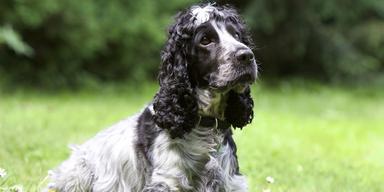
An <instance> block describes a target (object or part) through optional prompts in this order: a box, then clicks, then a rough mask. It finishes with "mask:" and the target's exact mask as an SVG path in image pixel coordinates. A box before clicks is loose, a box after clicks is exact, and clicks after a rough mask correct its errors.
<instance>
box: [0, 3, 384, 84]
mask: <svg viewBox="0 0 384 192" xmlns="http://www.w3.org/2000/svg"><path fill="white" fill-rule="evenodd" d="M194 2H197V1H196V0H157V1H152V0H142V1H133V0H110V1H102V0H82V1H78V0H65V1H58V0H1V1H0V76H1V79H2V80H6V81H7V82H8V83H10V84H11V85H16V84H23V85H34V86H41V85H42V86H50V87H62V86H69V87H73V86H78V85H79V84H84V83H94V82H104V81H122V80H131V81H141V80H143V79H155V78H156V72H157V69H158V65H159V51H160V49H161V47H162V46H163V44H164V41H165V36H166V32H165V31H166V28H167V26H168V25H169V24H170V23H171V21H172V15H175V14H176V12H177V11H178V10H180V9H182V8H185V7H187V6H189V5H191V4H192V3H194ZM218 3H230V4H234V5H235V6H236V7H238V8H239V10H240V12H241V13H242V15H243V16H244V18H245V19H246V21H247V24H248V25H249V26H250V29H251V32H252V34H253V36H254V40H255V43H256V45H257V47H258V48H257V49H256V50H255V52H256V54H257V58H258V60H259V63H260V66H261V71H262V72H261V73H262V74H263V76H272V77H284V76H303V77H311V78H317V79H322V80H331V81H339V80H343V81H344V80H350V81H351V80H356V79H358V80H364V81H366V80H372V79H373V78H375V77H378V76H379V75H380V73H381V72H383V71H384V1H382V0H336V1H335V0H307V1H304V0H238V1H218Z"/></svg>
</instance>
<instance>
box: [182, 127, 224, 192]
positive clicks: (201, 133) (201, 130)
mask: <svg viewBox="0 0 384 192" xmlns="http://www.w3.org/2000/svg"><path fill="white" fill-rule="evenodd" d="M223 138H224V137H223V134H222V133H221V132H220V131H219V130H217V129H216V128H215V127H202V126H200V127H198V128H195V129H194V130H193V131H192V132H191V133H190V134H188V135H186V137H185V138H184V142H183V143H182V144H179V145H181V146H179V147H180V148H179V150H180V151H179V152H180V154H181V155H182V158H181V161H182V163H181V165H182V169H184V170H185V173H186V174H187V175H186V177H187V180H188V181H189V186H192V187H193V190H190V191H201V192H203V191H204V192H207V191H225V190H223V189H224V180H223V177H224V176H225V175H226V174H225V173H224V172H223V170H224V169H223V167H222V166H223V165H221V162H222V158H223V157H224V156H223V154H224V153H225V150H226V147H223ZM225 158H226V157H225ZM228 158H229V157H228ZM185 189H188V187H186V188H185ZM185 191H188V190H185Z"/></svg>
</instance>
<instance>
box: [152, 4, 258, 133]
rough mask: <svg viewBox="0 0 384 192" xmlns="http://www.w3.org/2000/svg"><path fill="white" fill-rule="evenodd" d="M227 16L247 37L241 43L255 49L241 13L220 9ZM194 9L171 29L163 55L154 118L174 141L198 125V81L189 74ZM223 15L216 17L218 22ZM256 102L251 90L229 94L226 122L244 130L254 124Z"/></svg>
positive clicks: (180, 16)
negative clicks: (254, 105)
mask: <svg viewBox="0 0 384 192" xmlns="http://www.w3.org/2000/svg"><path fill="white" fill-rule="evenodd" d="M217 8H218V10H220V11H222V12H224V13H225V15H226V18H227V19H230V20H234V21H235V22H236V23H238V25H239V29H240V31H241V32H242V33H244V34H246V35H244V36H243V37H242V39H241V41H242V42H243V43H244V44H245V45H247V46H248V47H252V46H253V43H252V41H251V37H250V36H249V35H248V32H247V31H246V29H245V24H244V22H243V20H242V19H241V18H240V16H239V14H238V13H237V11H236V10H235V9H233V8H231V7H229V6H217ZM189 11H190V10H185V11H182V12H180V13H179V14H178V15H177V16H176V22H175V24H173V25H172V26H170V28H169V35H168V41H167V43H166V45H165V47H164V49H163V51H162V53H161V59H162V64H161V67H160V73H159V77H158V78H159V83H160V90H159V91H158V93H157V94H156V95H155V98H154V102H153V107H154V111H155V114H154V116H153V118H154V121H155V123H156V124H157V125H158V126H159V127H160V128H162V129H165V130H168V132H169V134H170V136H171V137H172V138H177V137H182V136H183V135H184V134H185V133H188V132H190V131H191V130H192V129H193V128H194V127H195V126H196V124H197V123H198V121H199V115H198V104H197V100H196V97H195V92H194V88H195V87H194V86H196V85H195V83H194V82H195V79H192V78H193V76H191V75H190V74H189V70H188V67H190V64H191V63H188V58H190V55H189V54H190V52H191V46H192V45H191V39H192V37H193V34H194V32H195V31H194V30H195V29H194V27H195V26H194V25H193V23H192V22H191V20H192V19H193V18H192V15H191V14H190V12H189ZM220 17H221V15H213V18H214V19H223V18H220ZM252 107H253V101H252V98H251V97H250V90H249V88H248V89H247V90H246V92H245V93H243V94H237V93H235V92H233V91H230V92H229V97H228V102H227V107H226V111H225V117H226V121H227V123H229V124H232V125H233V126H234V127H240V128H242V127H244V126H245V125H247V124H248V123H250V122H251V121H252V118H253V111H252Z"/></svg>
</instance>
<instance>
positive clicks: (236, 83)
mask: <svg viewBox="0 0 384 192" xmlns="http://www.w3.org/2000/svg"><path fill="white" fill-rule="evenodd" d="M256 76H257V72H256V71H255V70H249V71H246V72H242V73H239V74H237V75H235V76H232V77H231V78H229V79H228V80H226V81H220V82H218V83H214V84H211V85H210V87H211V88H213V89H215V90H218V91H219V92H228V91H230V90H234V91H235V92H237V93H242V92H244V90H245V89H246V88H247V87H248V86H249V85H251V84H252V83H254V82H255V81H256Z"/></svg>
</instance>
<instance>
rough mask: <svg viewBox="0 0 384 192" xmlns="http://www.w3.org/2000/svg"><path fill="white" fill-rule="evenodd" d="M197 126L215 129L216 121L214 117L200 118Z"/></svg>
mask: <svg viewBox="0 0 384 192" xmlns="http://www.w3.org/2000/svg"><path fill="white" fill-rule="evenodd" d="M199 126H202V127H217V119H216V118H214V117H206V116H201V117H200V122H199Z"/></svg>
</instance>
